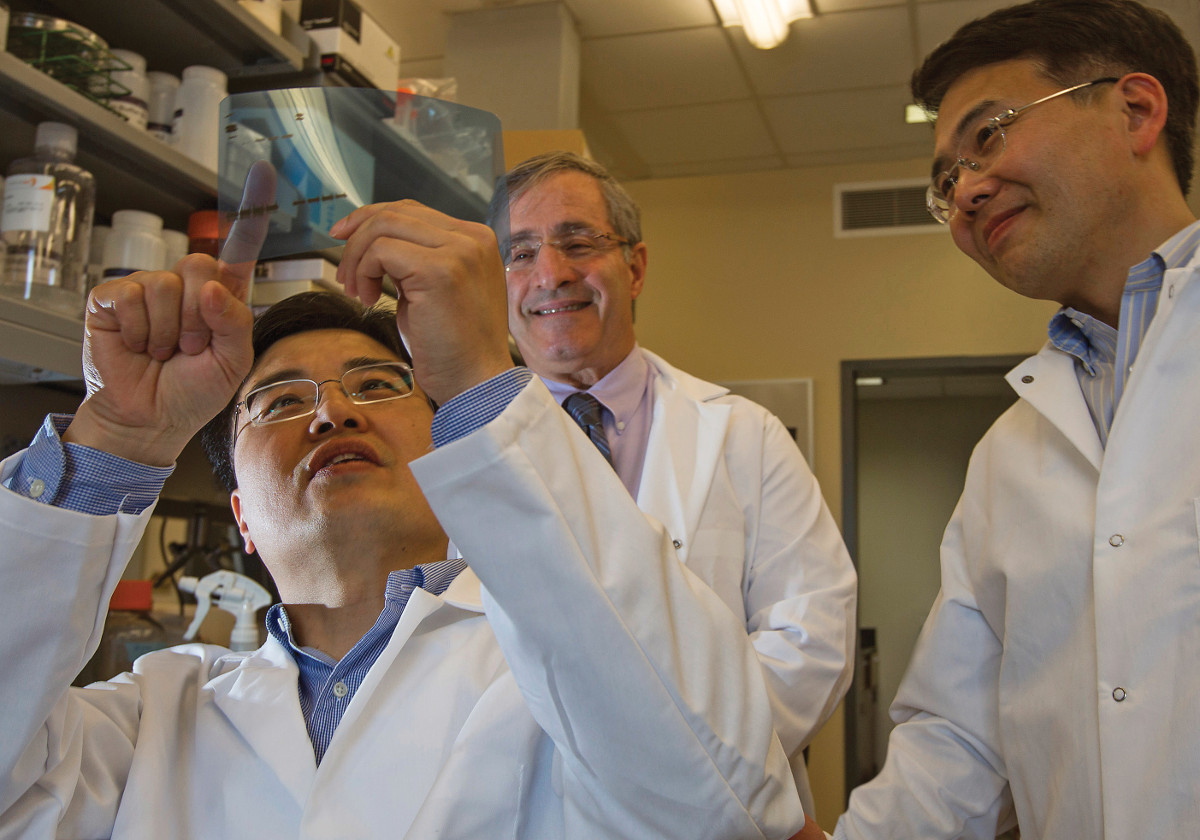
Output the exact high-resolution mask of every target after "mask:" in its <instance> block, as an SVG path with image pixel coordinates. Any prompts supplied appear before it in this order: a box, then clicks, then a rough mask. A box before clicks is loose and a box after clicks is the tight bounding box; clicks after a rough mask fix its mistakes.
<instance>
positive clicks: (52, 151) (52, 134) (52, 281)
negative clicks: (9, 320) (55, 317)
mask: <svg viewBox="0 0 1200 840" xmlns="http://www.w3.org/2000/svg"><path fill="white" fill-rule="evenodd" d="M77 140H78V135H77V134H76V132H75V129H74V128H72V127H71V126H69V125H64V124H63V123H55V122H45V123H42V124H40V125H39V126H38V127H37V135H36V139H35V141H34V148H35V154H34V156H33V157H27V158H21V159H20V160H15V161H13V162H12V164H11V165H10V166H9V167H8V177H7V178H6V179H5V181H4V212H3V215H2V216H0V232H2V233H3V237H4V250H5V255H4V272H3V277H2V279H0V293H2V294H5V295H8V296H10V297H17V298H21V299H23V300H27V301H29V302H31V303H36V304H38V305H41V306H45V307H46V308H48V309H52V310H54V311H56V312H61V313H63V314H66V315H72V316H75V317H81V316H82V315H83V305H84V302H85V301H86V299H87V262H88V243H89V240H90V238H91V232H92V216H93V213H94V212H95V207H96V184H95V180H94V179H93V178H92V174H91V173H90V172H88V171H87V170H86V169H83V168H82V167H79V166H76V165H75V164H74V163H72V161H73V160H74V159H75V149H76V143H77Z"/></svg>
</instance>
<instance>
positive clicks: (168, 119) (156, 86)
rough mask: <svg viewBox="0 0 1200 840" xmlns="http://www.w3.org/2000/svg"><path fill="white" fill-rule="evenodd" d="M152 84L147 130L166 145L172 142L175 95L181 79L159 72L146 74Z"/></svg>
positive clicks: (154, 71) (152, 71)
mask: <svg viewBox="0 0 1200 840" xmlns="http://www.w3.org/2000/svg"><path fill="white" fill-rule="evenodd" d="M146 81H148V82H149V83H150V99H149V102H148V104H147V115H146V120H147V122H146V130H147V131H149V132H150V133H151V134H152V135H154V136H155V137H156V138H158V139H159V140H161V141H163V142H164V143H170V142H171V123H172V122H173V121H174V119H175V94H176V93H177V92H178V90H179V77H178V76H172V75H171V74H170V73H163V72H161V71H159V70H151V71H150V72H149V73H147V74H146Z"/></svg>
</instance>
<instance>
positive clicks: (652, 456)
mask: <svg viewBox="0 0 1200 840" xmlns="http://www.w3.org/2000/svg"><path fill="white" fill-rule="evenodd" d="M660 373H661V374H662V375H660V376H659V377H658V379H657V380H656V381H655V384H654V387H655V399H654V413H653V419H652V421H651V426H650V437H649V440H648V441H647V444H646V460H645V464H644V466H643V468H642V480H641V486H640V488H639V490H638V500H637V501H638V506H639V507H640V508H641V509H642V510H643V511H644V512H645V513H647V514H649V515H650V516H653V517H654V518H655V519H657V520H658V521H660V522H661V523H663V525H664V526H665V527H666V529H667V531H668V533H670V535H671V537H672V539H674V540H675V541H676V542H677V543H680V545H678V546H677V549H678V551H679V559H680V560H682V561H684V562H686V561H687V556H688V552H689V551H690V549H691V544H692V539H693V538H694V537H695V534H696V528H697V526H698V524H699V521H700V514H701V513H702V512H703V510H704V503H705V500H706V499H707V498H708V493H709V488H710V487H711V486H712V481H713V475H714V474H715V472H716V469H717V463H718V462H719V460H720V458H721V454H722V452H723V451H724V447H723V445H722V444H723V441H724V439H725V432H726V429H727V428H728V427H729V417H730V408H729V406H728V405H724V404H718V403H708V402H704V401H703V398H704V396H719V395H721V394H724V393H727V392H726V391H724V390H723V389H717V390H715V391H713V393H712V394H708V395H703V396H702V395H695V394H690V393H688V392H687V391H686V385H687V384H688V383H686V382H681V381H679V380H678V379H676V378H675V377H674V376H672V375H671V373H669V372H666V373H664V372H662V371H661V370H660ZM697 381H698V380H697ZM710 387H714V386H710Z"/></svg>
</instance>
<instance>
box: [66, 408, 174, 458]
mask: <svg viewBox="0 0 1200 840" xmlns="http://www.w3.org/2000/svg"><path fill="white" fill-rule="evenodd" d="M190 438H191V435H187V436H180V435H178V434H176V433H172V432H169V431H167V430H162V429H153V428H149V427H129V426H124V425H121V424H116V423H112V422H109V421H106V420H105V419H104V418H102V417H99V416H98V415H97V414H96V413H95V412H93V411H90V410H89V406H88V403H87V401H84V403H83V404H82V405H81V406H80V407H79V411H78V412H77V413H76V414H75V417H74V418H73V419H72V420H71V424H70V425H69V426H68V427H67V429H66V431H64V432H63V434H62V440H63V442H64V443H73V444H77V445H79V446H86V447H88V448H90V449H95V450H97V451H99V452H106V453H108V454H109V455H115V456H117V457H118V458H124V459H125V460H127V461H133V462H135V463H138V464H144V465H145V466H150V467H170V466H173V465H174V464H175V461H176V459H177V458H178V457H179V453H180V452H182V451H183V447H184V446H185V445H187V442H188V440H189V439H190Z"/></svg>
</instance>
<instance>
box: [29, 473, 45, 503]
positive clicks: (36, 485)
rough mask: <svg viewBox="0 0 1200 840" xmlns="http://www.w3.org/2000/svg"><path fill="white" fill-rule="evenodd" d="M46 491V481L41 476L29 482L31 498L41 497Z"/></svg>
mask: <svg viewBox="0 0 1200 840" xmlns="http://www.w3.org/2000/svg"><path fill="white" fill-rule="evenodd" d="M45 492H46V482H44V481H42V480H41V479H40V478H35V479H34V480H33V481H31V482H29V498H31V499H38V498H41V495H42V494H43V493H45Z"/></svg>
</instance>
